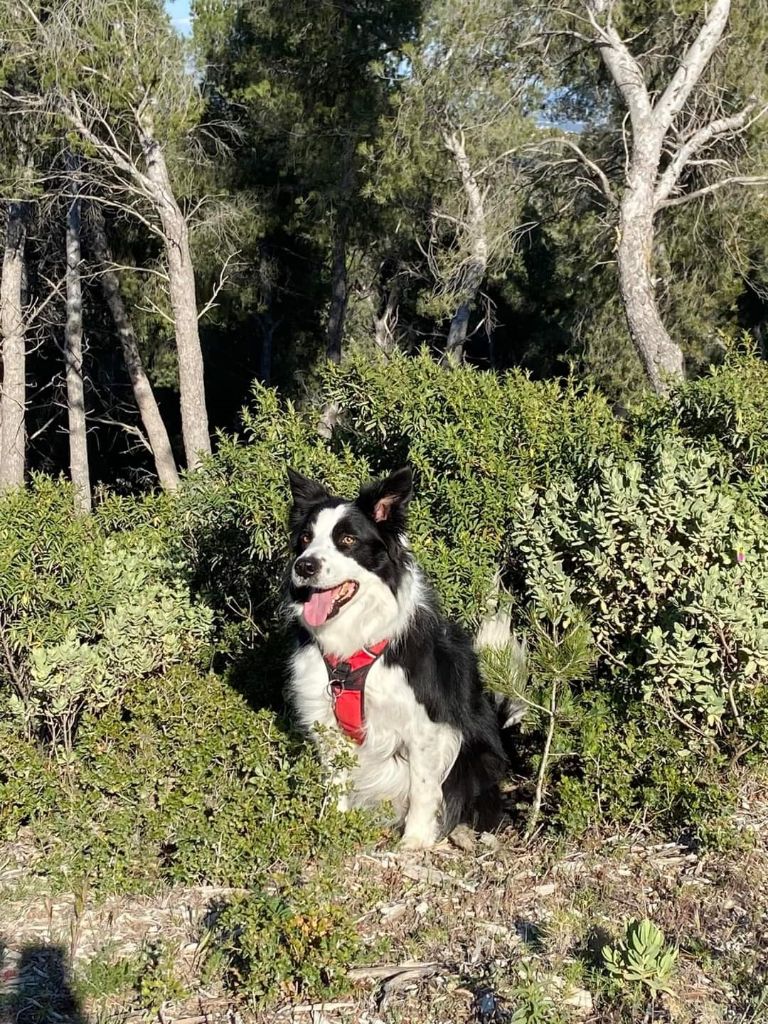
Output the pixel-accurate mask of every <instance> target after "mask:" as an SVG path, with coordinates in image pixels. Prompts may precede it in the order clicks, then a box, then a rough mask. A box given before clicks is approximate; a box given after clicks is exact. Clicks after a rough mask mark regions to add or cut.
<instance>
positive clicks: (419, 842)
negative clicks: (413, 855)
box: [400, 826, 438, 850]
mask: <svg viewBox="0 0 768 1024" xmlns="http://www.w3.org/2000/svg"><path fill="white" fill-rule="evenodd" d="M437 834H438V830H437V826H435V827H434V828H420V829H415V828H406V830H405V833H404V834H403V838H402V839H401V840H400V849H401V850H428V849H429V847H430V846H434V845H435V843H436V842H437Z"/></svg>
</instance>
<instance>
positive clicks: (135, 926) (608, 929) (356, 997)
mask: <svg viewBox="0 0 768 1024" xmlns="http://www.w3.org/2000/svg"><path fill="white" fill-rule="evenodd" d="M737 825H738V828H739V830H740V832H741V836H742V839H743V842H739V843H738V844H736V847H735V848H734V849H733V850H730V851H727V852H717V853H712V852H705V851H698V850H696V849H694V848H691V847H690V846H686V845H682V844H679V843H671V842H666V843H660V842H658V841H654V839H653V838H652V837H650V836H648V835H647V834H644V833H643V832H641V831H638V832H637V833H636V834H631V833H630V834H622V835H589V836H585V837H583V838H582V839H581V840H580V841H578V842H575V841H571V842H568V843H552V842H547V841H542V840H533V841H532V842H531V843H528V844H524V843H523V842H522V841H521V839H520V835H519V833H518V832H516V831H515V830H512V829H510V830H509V831H507V832H502V833H500V834H498V835H488V834H485V835H482V836H480V837H477V836H474V835H473V834H472V833H468V832H465V833H459V834H457V835H456V836H454V837H453V840H452V841H444V842H443V843H441V844H440V845H439V846H438V847H436V848H435V849H434V850H432V851H429V852H426V853H423V854H413V853H408V854H405V853H401V852H398V851H396V850H394V851H393V850H389V849H386V848H382V849H374V850H371V851H368V852H365V853H362V854H358V855H356V856H355V857H353V858H350V863H349V865H348V868H347V872H346V879H347V883H346V886H345V888H346V892H345V897H344V898H345V899H346V900H347V901H349V903H350V906H351V909H352V910H353V912H354V914H355V916H356V918H357V924H358V927H359V929H360V931H361V933H362V935H363V936H364V942H365V944H366V949H367V951H368V953H369V956H368V957H367V958H366V959H367V961H368V966H365V967H360V968H359V969H356V970H355V971H353V972H352V981H353V987H352V991H351V994H350V995H348V996H346V997H344V998H341V999H339V1000H336V1001H334V1002H330V1003H327V1004H325V1005H317V1004H309V1003H301V1002H296V1001H292V1002H291V1001H286V1002H285V1003H284V1004H283V1005H279V1006H276V1007H272V1008H270V1009H269V1011H263V1010H262V1011H255V1010H251V1009H249V1008H248V1006H247V1005H245V1004H243V1003H242V1002H239V1001H236V1000H233V997H232V996H231V995H229V996H228V995H226V994H225V993H224V991H223V990H222V989H221V987H220V986H219V985H218V983H216V982H206V981H205V980H204V971H203V964H204V960H205V953H206V950H205V949H204V948H203V946H204V941H203V936H205V934H206V929H205V922H206V915H207V914H208V913H209V910H210V907H211V906H212V905H213V904H215V903H216V902H220V901H221V900H222V898H225V897H226V896H227V894H228V893H231V890H223V889H217V888H211V887H196V888H175V889H169V890H167V891H164V892H162V893H158V894H155V895H154V896H153V897H151V898H150V897H140V898H133V899H128V898H124V897H117V896H115V897H112V898H109V899H106V900H102V901H100V902H98V903H96V902H94V901H92V900H91V899H90V897H89V895H88V893H72V894H69V895H64V896H58V895H57V896H56V897H52V896H47V895H46V894H45V880H44V879H43V878H40V877H38V876H36V875H35V865H34V856H33V854H32V851H31V850H30V849H29V848H28V847H27V846H25V843H24V840H23V837H22V838H21V839H20V841H19V842H17V843H15V844H13V845H10V846H7V847H5V848H3V849H0V957H1V959H0V1021H3V1022H5V1021H8V1022H11V1021H18V1022H19V1024H37V1022H42V1021H52V1022H73V1024H86V1022H88V1024H91V1022H97V1021H125V1022H127V1021H133V1020H136V1021H138V1020H147V1019H153V1018H156V1019H158V1020H159V1021H160V1022H161V1024H171V1022H176V1024H207V1022H209V1021H210V1022H211V1024H216V1022H218V1021H227V1022H228V1024H237V1022H243V1024H249V1022H253V1024H261V1022H266V1021H286V1022H287V1021H300V1022H307V1024H323V1022H325V1024H335V1022H348V1024H352V1022H360V1024H379V1022H381V1024H399V1022H402V1024H442V1022H445V1024H448V1022H450V1024H457V1022H465V1021H466V1022H470V1021H478V1022H482V1024H493V1022H494V1021H497V1022H500V1021H512V1020H515V1022H517V1020H521V1019H525V1018H521V1017H519V1016H518V1017H515V1016H514V1015H515V1013H516V1012H517V1011H520V1012H522V1011H521V1006H523V1004H524V1003H525V999H524V993H525V985H526V981H530V979H531V978H532V977H533V978H535V982H536V986H537V991H540V992H544V993H545V995H546V1000H545V1002H546V1007H545V1010H544V1011H542V1013H544V1014H545V1013H549V1014H550V1016H549V1017H547V1016H546V1015H543V1016H541V1017H540V1018H536V1017H531V1016H529V1018H528V1019H529V1020H531V1021H535V1022H538V1020H539V1019H541V1020H542V1021H544V1020H547V1019H549V1020H552V1019H555V1020H563V1021H567V1020H573V1021H576V1022H578V1021H581V1022H584V1024H587V1022H613V1021H616V1022H619V1021H622V1022H624V1021H627V1022H635V1021H636V1022H638V1024H640V1022H645V1021H651V1020H669V1021H680V1022H683V1024H718V1022H723V1024H725V1022H741V1024H760V1022H761V1021H766V1022H768V998H766V989H767V988H768V793H767V792H765V791H764V790H763V789H762V788H761V787H759V786H757V784H754V783H753V784H752V785H751V786H750V787H748V788H746V789H745V791H744V793H743V797H742V801H741V810H740V812H739V815H738V819H737ZM632 918H638V919H639V918H650V919H651V920H653V921H654V922H655V923H656V924H657V925H658V926H659V927H660V928H661V929H662V930H663V931H664V933H665V937H666V939H667V940H668V942H670V943H672V944H676V945H677V946H678V947H679V954H678V960H677V966H676V970H675V973H674V977H673V980H672V982H671V983H670V985H669V989H670V991H669V992H668V993H666V994H664V995H663V996H661V997H659V998H658V999H656V1000H655V1001H653V1002H652V1004H649V1002H648V1000H637V999H635V1000H634V1001H633V1000H632V999H631V998H629V997H626V998H622V999H619V1000H617V998H616V993H615V989H611V987H610V986H609V985H607V984H605V983H604V982H602V981H601V980H600V974H599V972H597V971H596V970H595V968H594V965H595V963H596V958H597V957H598V955H599V949H600V948H601V947H602V945H604V944H605V943H606V942H611V941H614V940H615V939H616V938H617V936H620V935H621V934H623V932H624V928H625V925H626V922H627V921H628V920H629V919H632ZM157 940H162V943H163V946H164V948H166V949H171V950H173V958H172V959H173V962H172V965H171V970H172V973H173V976H174V985H175V988H172V991H171V996H172V997H171V998H167V999H163V1000H161V1001H160V1004H159V1005H157V1006H155V1007H153V1008H152V1009H147V1008H146V1007H144V1008H141V1007H140V1006H137V1005H136V1002H135V998H134V999H133V1000H132V1001H131V1000H128V1001H126V998H125V997H124V995H122V994H121V993H120V992H119V991H115V992H112V991H110V988H118V989H119V984H116V980H115V979H114V978H110V976H109V972H110V968H109V966H108V965H109V964H113V963H118V962H120V960H121V959H122V958H125V957H128V956H130V955H131V954H135V953H136V952H137V951H139V950H141V949H144V948H147V945H148V944H151V943H152V942H154V941H157ZM201 942H202V946H201ZM83 978H86V979H87V984H84V983H83V982H82V981H78V979H83ZM117 981H118V982H119V979H117Z"/></svg>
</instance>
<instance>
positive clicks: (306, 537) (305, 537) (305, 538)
mask: <svg viewBox="0 0 768 1024" xmlns="http://www.w3.org/2000/svg"><path fill="white" fill-rule="evenodd" d="M311 540H312V534H311V533H302V535H301V536H300V537H299V544H301V546H302V547H303V548H305V547H306V546H307V544H309V542H310V541H311Z"/></svg>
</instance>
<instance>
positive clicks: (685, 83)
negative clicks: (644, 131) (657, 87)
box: [653, 0, 731, 131]
mask: <svg viewBox="0 0 768 1024" xmlns="http://www.w3.org/2000/svg"><path fill="white" fill-rule="evenodd" d="M730 10H731V0H714V3H713V4H712V7H711V8H710V11H709V14H708V15H707V17H706V20H705V21H704V24H703V25H702V26H701V29H700V31H699V34H698V35H697V36H696V38H695V39H694V41H693V42H692V43H691V45H690V46H689V47H688V49H687V50H686V52H685V56H684V57H683V59H682V60H681V61H680V64H679V66H678V69H677V71H676V72H675V73H674V75H673V76H672V78H671V79H670V82H669V84H668V85H667V87H666V89H665V90H664V92H663V93H662V95H661V98H660V99H659V100H657V102H656V103H655V104H654V107H653V116H654V120H655V121H656V122H657V124H658V125H659V127H660V128H662V129H663V130H664V131H666V130H667V129H668V128H669V126H670V125H671V124H672V122H673V121H674V119H675V117H677V115H678V114H679V113H680V111H681V110H682V108H683V106H684V104H685V102H686V100H687V99H688V97H689V96H690V95H691V92H692V91H693V89H694V88H695V86H696V83H697V82H698V80H699V79H700V78H701V75H702V72H703V71H704V68H705V67H706V66H707V64H708V63H709V60H710V58H711V56H712V54H713V53H714V52H715V49H716V48H717V45H718V43H719V42H720V39H721V37H722V35H723V32H724V30H725V25H726V22H727V21H728V15H729V13H730Z"/></svg>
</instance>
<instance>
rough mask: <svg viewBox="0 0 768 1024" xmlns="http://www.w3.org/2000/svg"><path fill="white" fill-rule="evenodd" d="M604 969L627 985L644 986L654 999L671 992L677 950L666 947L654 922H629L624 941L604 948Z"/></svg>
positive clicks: (672, 947)
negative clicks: (670, 986)
mask: <svg viewBox="0 0 768 1024" xmlns="http://www.w3.org/2000/svg"><path fill="white" fill-rule="evenodd" d="M602 958H603V964H604V966H605V969H606V970H607V971H608V973H609V974H611V975H612V976H613V977H614V978H616V979H617V980H618V981H619V982H620V983H621V984H623V985H625V986H638V985H639V986H642V987H644V988H646V989H647V990H648V992H649V993H650V995H651V996H652V997H653V998H654V999H655V998H656V997H657V996H658V995H659V994H660V993H662V992H669V991H670V988H669V981H670V979H671V978H672V975H673V974H674V971H675V966H676V964H677V949H676V948H675V947H674V946H669V945H667V943H666V941H665V938H664V932H662V930H661V929H660V928H658V927H657V926H656V925H655V924H654V923H653V921H649V920H648V919H647V918H643V920H642V921H630V923H629V924H628V926H627V930H626V934H625V936H624V938H622V939H620V940H619V941H618V943H617V944H616V945H615V946H608V945H606V946H603V949H602Z"/></svg>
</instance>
